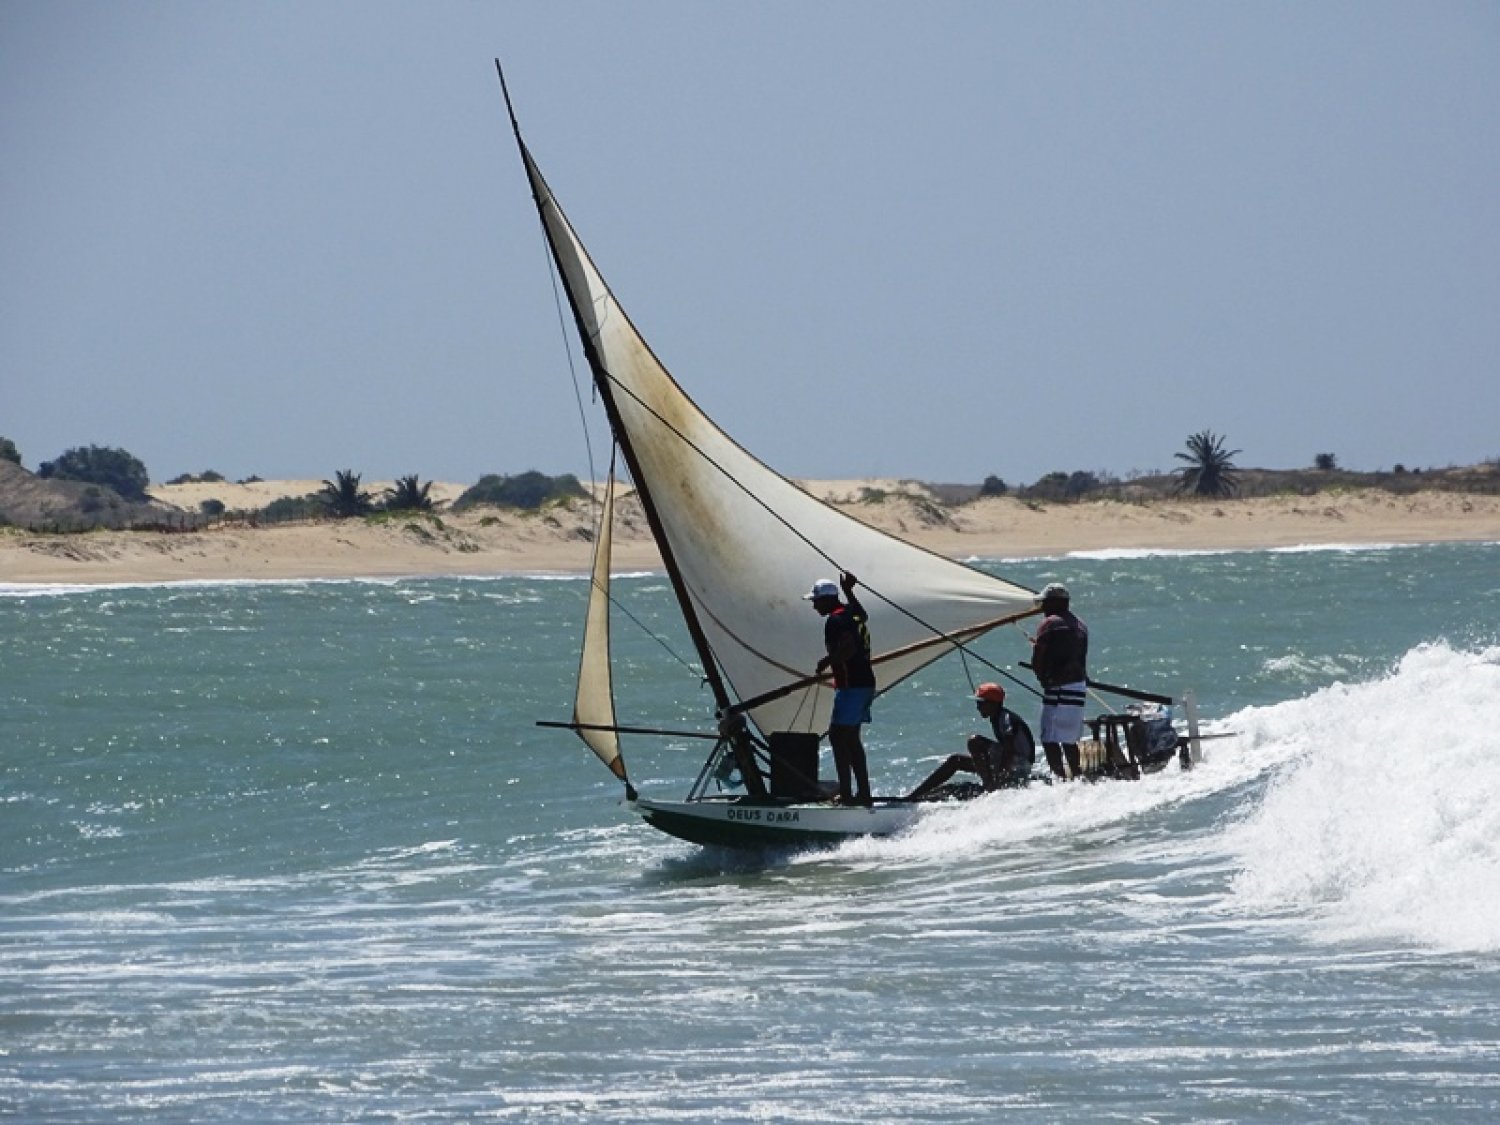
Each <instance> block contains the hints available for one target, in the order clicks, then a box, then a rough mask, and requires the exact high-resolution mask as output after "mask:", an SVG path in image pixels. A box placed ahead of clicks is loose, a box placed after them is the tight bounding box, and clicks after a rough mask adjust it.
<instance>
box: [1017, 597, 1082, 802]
mask: <svg viewBox="0 0 1500 1125" xmlns="http://www.w3.org/2000/svg"><path fill="white" fill-rule="evenodd" d="M1068 602H1069V597H1068V588H1067V587H1066V586H1064V585H1062V584H1061V583H1059V582H1053V583H1052V584H1051V585H1049V586H1048V587H1047V588H1046V589H1044V590H1043V591H1042V594H1041V603H1042V613H1043V615H1044V617H1043V620H1042V624H1041V627H1040V628H1039V629H1037V631H1036V636H1035V637H1034V638H1032V642H1031V669H1032V671H1033V672H1035V673H1036V678H1037V680H1038V681H1040V683H1041V685H1042V749H1043V750H1045V751H1046V753H1047V765H1048V767H1049V768H1050V769H1051V770H1052V772H1053V773H1054V774H1056V775H1057V776H1058V777H1061V778H1070V777H1077V776H1078V775H1079V774H1080V773H1081V772H1082V767H1081V765H1080V763H1079V760H1078V740H1079V739H1080V738H1082V737H1083V705H1084V703H1085V702H1086V701H1087V699H1088V679H1089V673H1088V659H1089V630H1088V626H1087V625H1085V624H1084V623H1083V622H1082V621H1081V620H1079V619H1078V618H1077V617H1075V616H1074V614H1073V611H1072V610H1070V609H1069V608H1068ZM1065 756H1066V759H1067V769H1066V770H1064V769H1063V760H1064V757H1065Z"/></svg>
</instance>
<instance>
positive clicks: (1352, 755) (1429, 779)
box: [1224, 643, 1500, 952]
mask: <svg viewBox="0 0 1500 1125" xmlns="http://www.w3.org/2000/svg"><path fill="white" fill-rule="evenodd" d="M1497 705H1500V648H1489V649H1484V650H1479V651H1463V650H1460V649H1455V648H1452V647H1450V646H1448V645H1447V644H1442V643H1438V644H1430V645H1423V646H1420V647H1418V648H1415V649H1413V650H1411V651H1410V652H1408V653H1407V654H1406V655H1405V656H1404V657H1403V658H1402V660H1401V661H1400V663H1399V665H1398V666H1397V667H1396V668H1395V670H1394V671H1393V672H1391V673H1390V674H1389V675H1388V676H1385V677H1383V678H1381V679H1379V680H1377V681H1375V682H1371V683H1364V684H1355V685H1342V684H1341V685H1335V686H1333V687H1330V688H1326V689H1324V690H1322V691H1318V692H1316V693H1314V694H1312V695H1311V696H1309V697H1307V698H1305V699H1300V700H1295V701H1292V702H1289V703H1283V704H1279V705H1276V706H1273V707H1265V708H1252V709H1249V710H1247V711H1244V712H1241V713H1240V714H1238V715H1235V716H1233V717H1232V718H1231V719H1230V720H1229V721H1230V722H1231V723H1232V724H1233V725H1236V726H1238V727H1240V728H1241V729H1242V730H1244V731H1245V733H1246V736H1247V739H1248V747H1247V749H1249V750H1250V751H1251V752H1252V753H1255V754H1262V753H1265V752H1266V751H1268V750H1269V751H1272V752H1273V753H1274V754H1275V755H1276V756H1278V757H1283V758H1285V757H1288V756H1289V755H1290V756H1293V757H1294V764H1293V765H1292V766H1291V767H1290V768H1289V769H1287V770H1285V771H1284V772H1282V773H1281V774H1280V775H1279V776H1278V777H1277V778H1276V780H1275V781H1274V782H1273V784H1272V785H1271V786H1270V787H1269V789H1268V790H1267V791H1266V793H1265V794H1264V796H1263V797H1262V798H1261V799H1260V800H1259V801H1258V802H1257V804H1256V806H1255V807H1254V808H1253V809H1252V810H1251V811H1250V812H1249V813H1248V815H1246V816H1245V817H1244V818H1243V819H1242V820H1241V821H1240V822H1239V823H1238V824H1236V825H1235V826H1233V827H1232V828H1231V829H1230V830H1229V831H1228V832H1227V834H1226V836H1225V840H1224V843H1225V845H1226V846H1227V847H1228V848H1229V850H1230V853H1231V854H1232V855H1233V856H1234V858H1235V860H1236V862H1237V864H1238V866H1239V869H1240V870H1239V874H1238V875H1237V876H1236V878H1235V879H1234V882H1233V900H1234V905H1235V907H1236V909H1239V910H1243V911H1246V912H1251V913H1267V912H1270V913H1284V914H1289V915H1293V916H1297V917H1304V918H1308V919H1310V920H1311V921H1312V924H1313V927H1314V932H1315V933H1316V935H1317V936H1319V937H1320V938H1322V939H1324V940H1330V941H1354V942H1387V943H1388V942H1392V941H1394V942H1397V943H1401V944H1410V945H1414V946H1417V947H1419V948H1427V949H1432V950H1436V951H1484V952H1492V951H1495V950H1500V799H1497V798H1500V754H1497V753H1496V751H1497V749H1500V738H1497V734H1496V729H1495V725H1494V724H1495V719H1496V716H1497V714H1500V706H1497Z"/></svg>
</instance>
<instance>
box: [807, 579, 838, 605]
mask: <svg viewBox="0 0 1500 1125" xmlns="http://www.w3.org/2000/svg"><path fill="white" fill-rule="evenodd" d="M838 596H839V584H838V583H837V582H835V581H834V580H833V579H832V578H819V579H818V580H817V581H816V582H814V583H813V588H812V593H810V594H803V595H802V600H803V601H805V602H814V601H817V600H818V599H819V598H836V597H838Z"/></svg>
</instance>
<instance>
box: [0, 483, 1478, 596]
mask: <svg viewBox="0 0 1500 1125" xmlns="http://www.w3.org/2000/svg"><path fill="white" fill-rule="evenodd" d="M320 483H321V482H319V481H262V482H256V483H254V484H247V485H235V484H223V483H220V484H183V485H169V486H160V487H157V488H153V489H152V494H153V495H154V496H155V497H156V498H157V499H158V500H161V501H163V502H164V503H168V504H172V505H175V506H177V507H179V508H182V509H183V510H186V511H196V510H197V508H198V505H199V504H200V503H201V502H202V501H203V500H205V499H210V498H213V499H218V500H221V501H223V502H224V503H225V505H226V507H228V508H229V509H230V510H236V509H245V510H252V509H257V508H261V507H264V506H265V505H266V504H268V503H270V502H271V501H272V500H274V499H276V498H278V497H280V496H301V495H305V494H307V493H308V492H312V491H316V490H317V488H318V487H319V485H320ZM377 484H378V482H377ZM802 485H803V487H804V488H806V489H808V491H810V492H812V493H814V494H815V495H817V496H819V497H821V498H823V499H825V500H827V501H828V502H829V503H832V504H834V505H835V506H836V507H839V508H840V509H842V510H844V511H847V512H849V513H850V514H851V515H854V516H856V517H857V518H859V519H861V520H863V521H864V522H866V523H870V524H873V525H875V526H877V527H880V528H883V529H885V530H887V531H891V532H893V533H895V534H897V535H899V536H901V537H902V538H905V539H909V540H911V541H912V542H915V543H919V544H921V545H923V546H925V547H927V548H929V549H931V550H934V551H937V552H939V553H941V554H945V555H948V556H950V557H953V558H958V559H1000V558H1017V557H1036V556H1061V555H1066V554H1069V553H1072V552H1079V551H1101V550H1236V549H1264V548H1271V547H1290V546H1298V545H1304V544H1305V545H1332V544H1372V543H1428V542H1445V541H1475V540H1478V541H1500V496H1491V495H1481V494H1469V493H1455V492H1421V493H1415V494H1412V495H1395V494H1391V493H1386V492H1381V491H1376V490H1367V491H1359V492H1348V493H1328V494H1320V495H1316V496H1306V497H1302V496H1278V497H1270V498H1260V499H1253V500H1222V501H1202V500H1171V501H1156V502H1152V503H1146V504H1126V503H1119V502H1113V501H1089V502H1081V503H1074V504H1050V505H1041V504H1035V503H1031V504H1028V503H1026V502H1024V501H1020V500H1016V499H1013V498H1009V497H1001V498H991V499H984V500H978V501H975V502H973V503H969V504H964V505H956V506H951V507H944V506H942V505H939V504H936V503H934V502H933V501H932V500H931V498H930V496H928V495H927V494H926V493H925V492H924V490H923V489H922V487H921V486H920V485H918V484H915V483H913V482H900V481H890V480H860V481H804V482H802ZM462 491H463V486H460V485H453V484H442V483H439V484H435V485H434V486H433V488H432V495H433V497H434V498H435V499H441V500H445V501H446V500H451V499H453V498H454V497H456V496H458V495H459V494H460V493H461V492H462ZM590 522H591V517H590V511H589V505H587V504H584V503H579V504H576V505H574V506H573V507H571V508H552V509H547V510H543V511H541V512H534V513H522V512H513V511H501V510H496V509H481V510H477V511H469V512H464V513H457V514H455V513H451V512H447V511H443V510H439V511H438V512H437V513H436V514H435V515H434V516H428V517H422V518H387V519H379V520H371V521H365V520H345V521H341V522H336V523H308V524H288V525H281V526H271V527H257V528H252V527H246V526H243V525H241V524H226V525H225V526H223V527H217V528H212V529H209V530H205V531H200V532H189V533H177V534H166V533H156V532H113V531H96V532H88V533H83V534H76V535H39V534H35V533H31V532H25V531H20V530H17V529H0V583H10V584H17V583H20V584H26V583H37V584H73V583H82V584H92V583H118V582H171V581H222V580H232V579H297V578H355V577H371V578H378V577H398V576H409V575H438V574H472V575H493V574H515V573H577V572H582V571H584V570H585V569H586V568H587V567H588V565H589V558H590V552H591V549H592V539H591V531H590ZM617 522H618V525H617V528H616V531H615V565H616V568H617V569H621V570H632V569H651V568H655V567H658V566H660V558H659V556H658V555H657V552H656V549H655V547H654V545H653V544H652V542H651V540H650V537H649V535H648V534H647V531H646V527H645V521H644V519H643V518H642V517H641V514H640V510H639V508H638V507H637V506H635V505H633V504H631V503H626V504H622V505H621V510H620V512H619V519H618V521H617Z"/></svg>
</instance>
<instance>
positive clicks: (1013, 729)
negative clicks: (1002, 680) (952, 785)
mask: <svg viewBox="0 0 1500 1125" xmlns="http://www.w3.org/2000/svg"><path fill="white" fill-rule="evenodd" d="M974 703H975V706H976V707H977V708H978V710H979V713H980V714H981V715H983V716H984V717H985V718H986V719H988V720H989V721H990V731H991V733H992V734H993V735H994V737H993V738H990V737H986V736H985V735H982V734H976V735H971V736H970V737H969V752H968V753H967V754H953V755H951V756H950V757H949V758H948V760H947V761H945V762H944V763H943V764H942V765H940V766H938V768H937V769H935V770H933V771H932V775H931V776H930V777H928V778H927V780H926V781H924V782H922V784H921V785H918V786H917V787H916V788H915V789H913V790H912V791H911V792H910V793H908V794H907V795H906V797H905V800H908V801H922V800H926V799H927V798H928V797H931V796H932V795H933V794H935V793H936V792H937V791H938V790H939V789H941V788H942V787H943V786H944V785H945V784H947V782H948V781H949V779H950V778H952V777H953V775H954V774H956V773H959V772H960V771H962V772H964V773H972V774H975V775H977V776H978V778H979V783H980V785H981V786H982V787H983V789H984V792H986V793H989V792H991V791H993V790H995V789H1011V788H1014V787H1015V786H1018V785H1024V784H1025V783H1026V779H1027V777H1029V776H1030V775H1031V767H1032V764H1033V763H1034V762H1035V760H1036V743H1035V742H1033V741H1032V738H1031V731H1029V730H1028V729H1027V728H1026V724H1025V723H1024V722H1022V721H1021V719H1020V717H1019V716H1018V715H1016V714H1015V713H1014V712H1012V711H1007V710H1006V709H1005V689H1004V688H1003V687H1001V686H1000V685H999V684H980V685H979V689H978V690H977V691H976V692H975V693H974Z"/></svg>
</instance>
